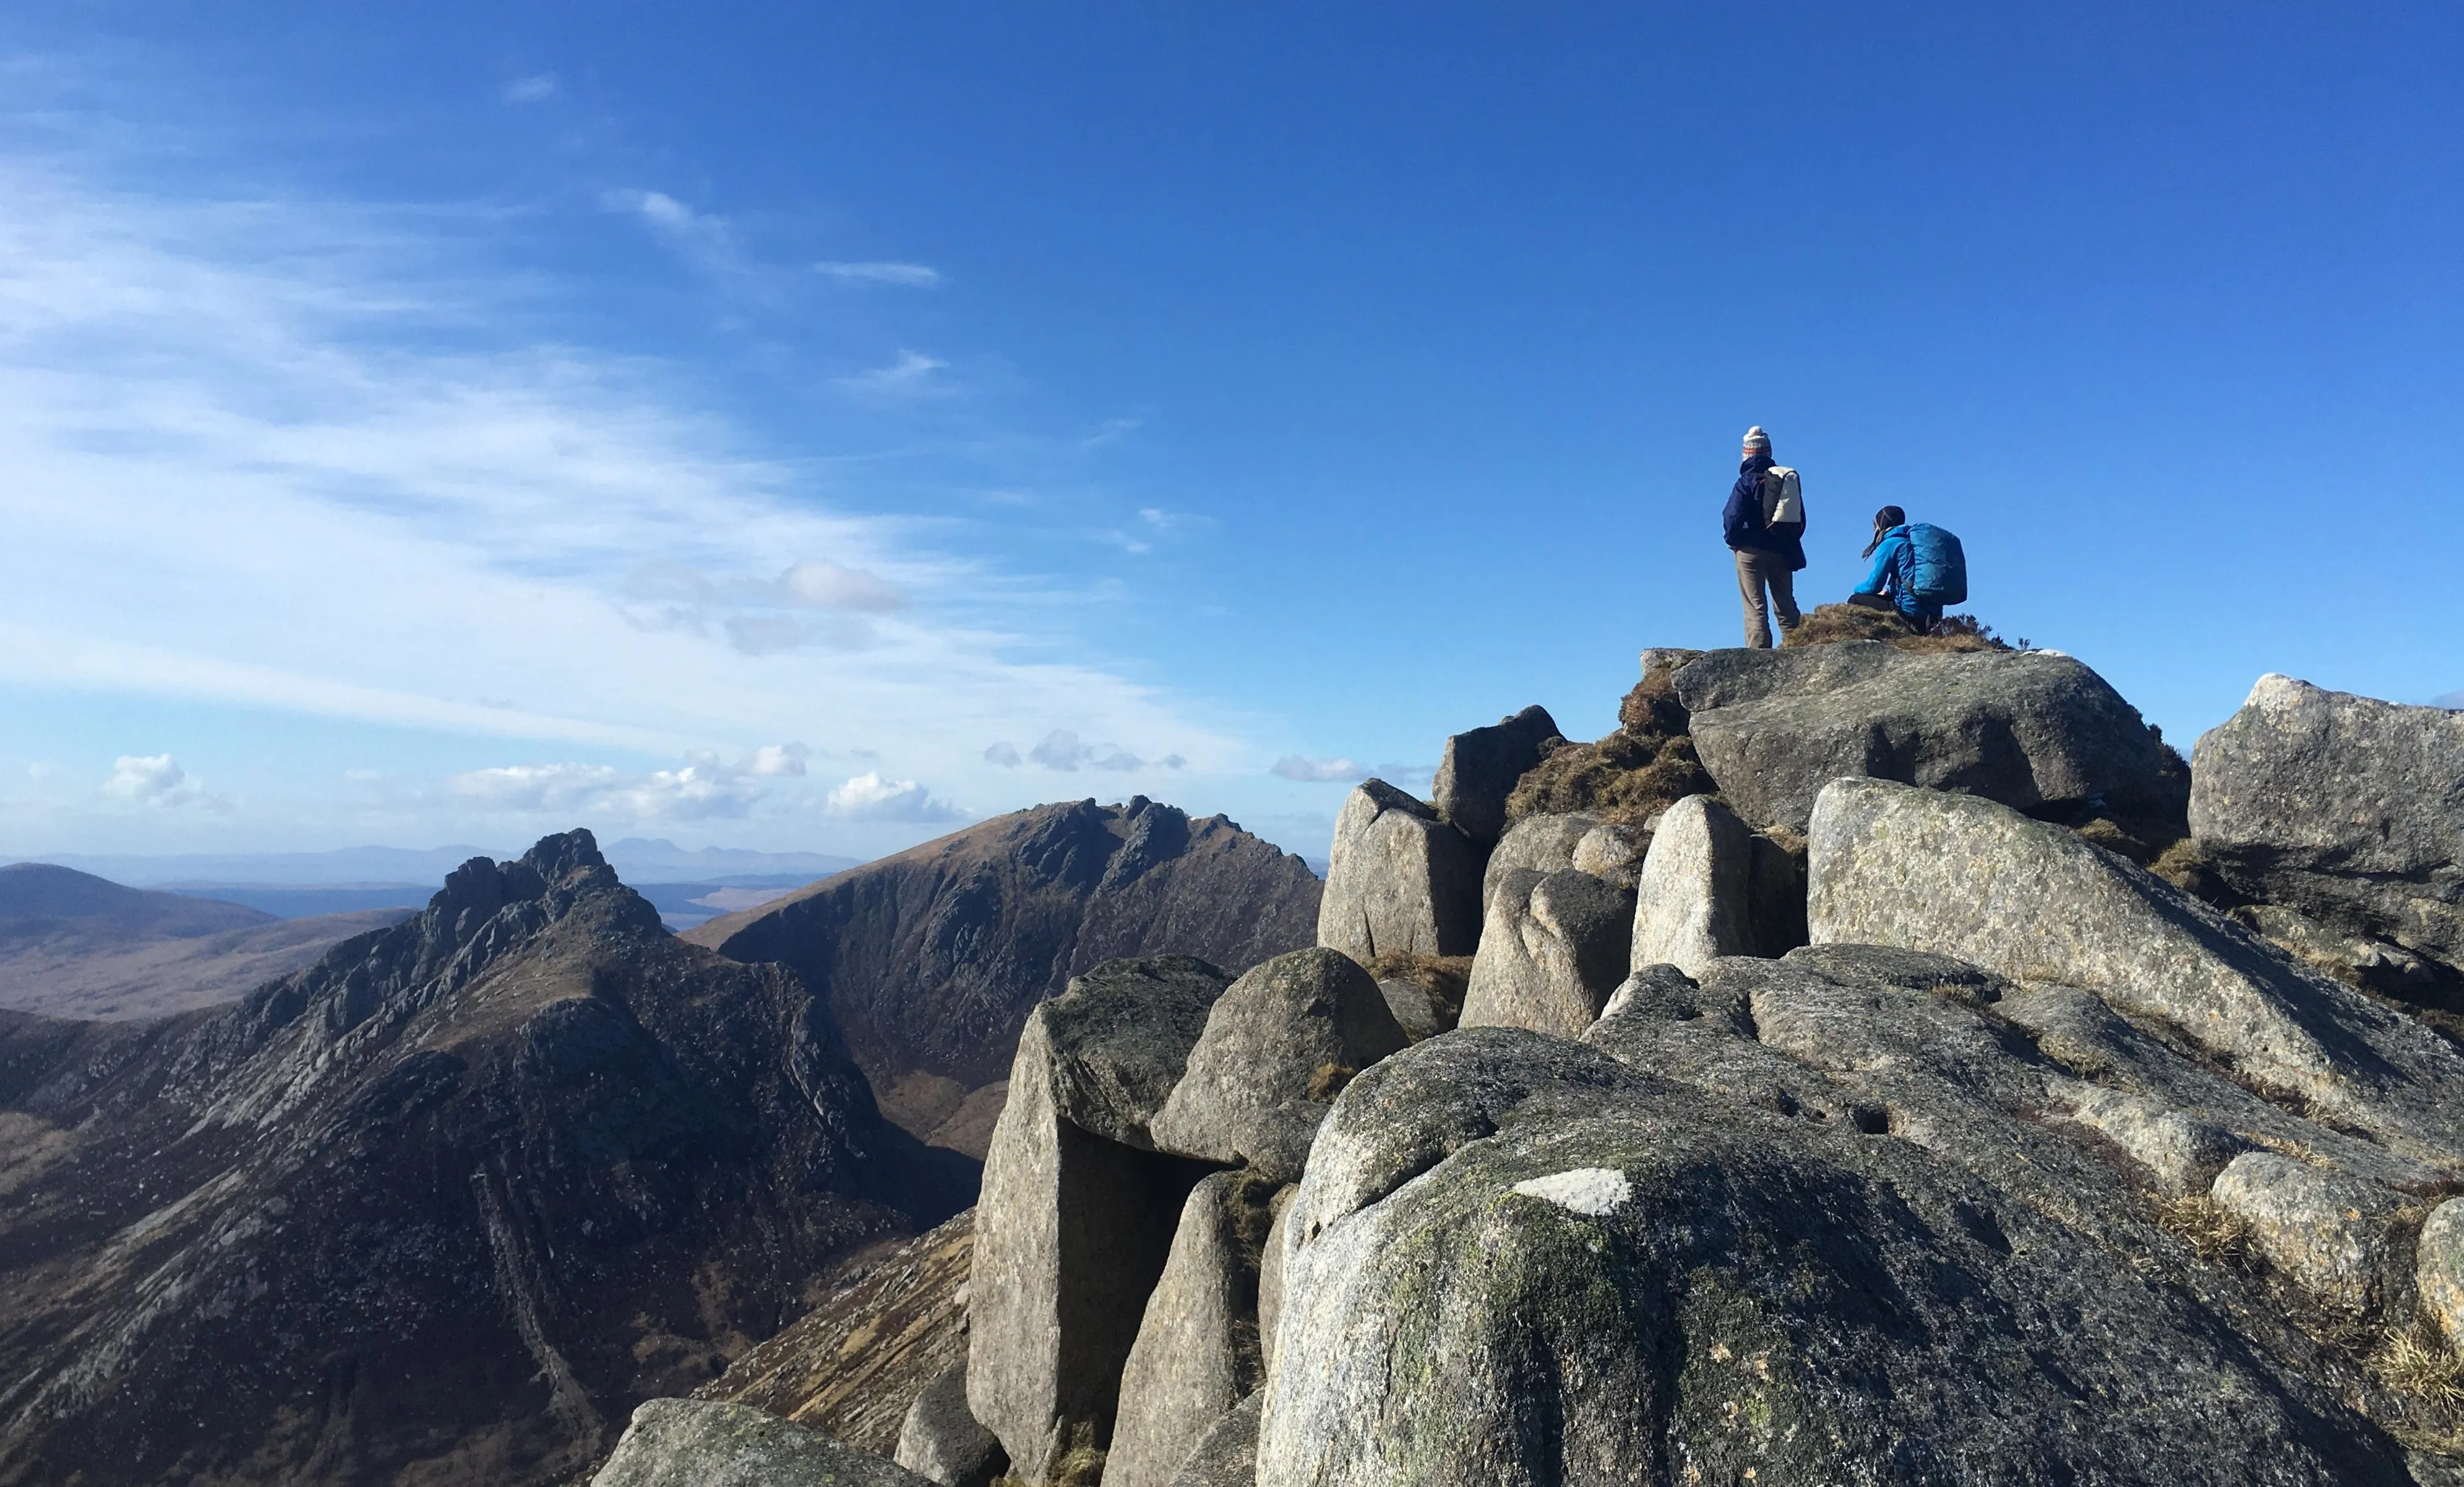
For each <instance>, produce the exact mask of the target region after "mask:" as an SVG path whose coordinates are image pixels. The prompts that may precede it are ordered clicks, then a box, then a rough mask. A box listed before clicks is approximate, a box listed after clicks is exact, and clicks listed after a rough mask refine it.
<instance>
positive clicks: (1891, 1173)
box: [1256, 945, 2438, 1487]
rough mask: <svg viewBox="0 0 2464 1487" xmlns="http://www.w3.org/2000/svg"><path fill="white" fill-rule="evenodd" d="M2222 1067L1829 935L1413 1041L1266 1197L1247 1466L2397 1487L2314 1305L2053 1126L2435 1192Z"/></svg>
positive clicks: (1967, 972)
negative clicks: (2170, 1135)
mask: <svg viewBox="0 0 2464 1487" xmlns="http://www.w3.org/2000/svg"><path fill="white" fill-rule="evenodd" d="M2234 1073H2235V1071H2233V1069H2232V1068H2230V1067H2229V1066H2228V1065H2226V1064H2224V1063H2222V1062H2221V1061H2212V1060H2207V1059H2204V1058H2202V1057H2200V1056H2198V1055H2196V1054H2189V1053H2186V1052H2184V1051H2183V1050H2181V1049H2180V1048H2177V1047H2176V1046H2173V1045H2169V1044H2167V1043H2165V1042H2161V1041H2159V1040H2157V1039H2156V1038H2153V1037H2150V1036H2148V1035H2147V1034H2145V1033H2144V1032H2140V1031H2139V1030H2138V1029H2136V1028H2134V1027H2133V1026H2131V1025H2130V1024H2129V1023H2127V1022H2125V1021H2123V1019H2121V1018H2119V1017H2117V1016H2114V1015H2113V1014H2112V1013H2111V1012H2110V1010H2107V1009H2106V1008H2105V1007H2104V1006H2103V1004H2102V1003H2101V1002H2100V1001H2098V1000H2097V999H2096V998H2095V997H2094V996H2092V995H2090V994H2089V993H2087V992H2084V991H2079V990H2078V989H2076V988H2060V987H2052V986H2045V987H2029V986H2024V985H2021V984H2017V983H2013V982H2012V981H2010V980H2008V979H2006V978H2003V977H1999V976H1995V975H1993V974H1991V973H1990V972H1988V971H1985V970H1983V969H1981V968H1979V967H1977V966H1974V965H1968V964H1966V963H1963V962H1959V961H1954V960H1950V959H1947V958H1945V957H1941V956H1933V955H1925V954H1920V953H1916V952H1911V951H1905V950H1896V949H1890V948H1886V947H1876V946H1857V945H1817V946H1814V947H1811V948H1806V949H1799V950H1796V951H1793V952H1792V953H1791V954H1790V955H1788V956H1787V957H1785V958H1784V959H1781V960H1777V961H1772V960H1763V959H1749V958H1733V959H1724V960H1719V961H1716V962H1714V963H1712V965H1710V966H1709V967H1708V968H1707V969H1706V971H1705V974H1704V976H1703V977H1702V978H1700V979H1699V981H1698V980H1697V979H1695V978H1689V977H1686V976H1684V975H1683V974H1681V973H1680V972H1678V971H1677V970H1675V969H1674V968H1673V967H1670V966H1665V965H1662V966H1659V967H1655V968H1653V969H1652V970H1651V971H1650V972H1648V973H1646V974H1645V975H1641V976H1638V977H1637V978H1635V981H1634V982H1633V983H1631V984H1630V985H1629V987H1628V988H1626V989H1625V990H1624V991H1621V992H1620V994H1619V997H1618V999H1617V1004H1616V1005H1615V1006H1614V1007H1613V1008H1612V1010H1611V1011H1610V1012H1609V1013H1608V1015H1606V1016H1604V1017H1603V1018H1602V1019H1601V1020H1600V1021H1599V1022H1598V1023H1597V1024H1595V1026H1594V1027H1593V1028H1592V1029H1591V1030H1590V1032H1587V1033H1586V1034H1585V1039H1584V1042H1583V1043H1579V1044H1576V1043H1568V1042H1565V1041H1562V1040H1558V1039H1551V1038H1546V1037H1540V1036H1536V1035H1533V1034H1531V1033H1529V1032H1523V1031H1520V1030H1509V1029H1499V1028H1483V1029H1468V1030H1464V1031H1462V1032H1456V1033H1454V1034H1452V1035H1450V1036H1447V1037H1444V1038H1441V1039H1436V1040H1433V1041H1431V1042H1428V1043H1424V1044H1421V1045H1419V1046H1417V1047H1415V1048H1413V1049H1411V1050H1409V1051H1407V1052H1405V1053H1403V1054H1398V1055H1397V1056H1396V1057H1394V1058H1391V1059H1389V1060H1387V1061H1386V1062H1385V1063H1383V1064H1381V1065H1379V1066H1378V1067H1377V1068H1375V1069H1373V1070H1370V1071H1368V1072H1367V1073H1365V1074H1364V1075H1363V1076H1361V1077H1360V1078H1359V1079H1357V1080H1355V1081H1354V1082H1353V1085H1352V1087H1351V1088H1350V1089H1348V1090H1347V1091H1346V1092H1345V1093H1344V1095H1343V1097H1342V1099H1339V1100H1338V1101H1337V1102H1336V1105H1335V1109H1334V1112H1333V1114H1332V1115H1331V1117H1330V1118H1329V1120H1328V1121H1327V1124H1326V1126H1325V1128H1324V1129H1323V1130H1322V1131H1321V1133H1320V1136H1319V1139H1318V1143H1317V1146H1316V1148H1315V1150H1314V1151H1313V1153H1312V1156H1311V1161H1310V1165H1309V1173H1308V1175H1307V1177H1305V1178H1304V1179H1303V1181H1302V1183H1301V1186H1300V1189H1299V1192H1298V1194H1297V1195H1296V1197H1295V1198H1294V1200H1293V1202H1292V1205H1291V1207H1290V1209H1289V1210H1288V1211H1287V1214H1286V1215H1285V1221H1284V1226H1283V1227H1284V1231H1285V1232H1284V1235H1283V1251H1284V1253H1283V1255H1282V1264H1283V1271H1284V1303H1283V1307H1282V1310H1281V1313H1280V1316H1279V1318H1278V1321H1277V1337H1276V1340H1275V1362H1274V1365H1273V1367H1272V1369H1271V1376H1270V1379H1269V1382H1268V1384H1267V1387H1266V1391H1265V1408H1264V1415H1263V1419H1262V1422H1261V1427H1260V1433H1259V1442H1258V1460H1257V1476H1256V1481H1257V1482H1258V1484H1259V1487H1299V1484H1310V1487H1320V1484H1361V1487H1368V1484H1378V1487H1388V1484H1397V1487H1399V1484H1402V1483H1412V1484H1415V1487H1425V1484H1453V1483H1462V1484H1465V1487H1469V1484H1472V1483H1481V1484H1487V1483H1493V1482H1499V1481H1507V1482H1527V1483H1528V1482H1545V1481H1555V1482H1569V1483H1573V1482H1590V1483H1610V1482H1627V1481H1662V1480H1664V1481H1671V1482H1694V1481H1702V1482H1713V1481H1721V1482H1743V1481H1755V1482H1892V1483H1942V1484H1946V1487H1947V1484H1951V1483H1959V1484H1973V1483H1989V1484H1999V1483H2008V1484H2013V1487H2016V1484H2021V1483H2029V1484H2034V1483H2041V1482H2050V1481H2069V1482H2079V1483H2113V1484H2120V1483H2125V1482H2144V1481H2165V1482H2173V1483H2194V1484H2217V1487H2222V1484H2226V1483H2245V1482H2253V1481H2265V1482H2270V1483H2278V1484H2292V1483H2314V1484H2320V1487H2324V1484H2328V1483H2340V1484H2343V1483H2383V1484H2388V1487H2396V1484H2404V1483H2409V1482H2411V1481H2412V1480H2413V1478H2412V1477H2411V1476H2409V1474H2408V1471H2407V1466H2406V1453H2405V1451H2404V1450H2403V1448H2402V1447H2401V1446H2399V1445H2398V1444H2397V1443H2396V1441H2395V1440H2394V1439H2392V1438H2391V1435H2390V1428H2389V1423H2388V1422H2391V1421H2398V1420H2400V1419H2401V1418H2402V1417H2403V1416H2404V1414H2405V1411H2406V1410H2407V1409H2409V1408H2410V1407H2409V1406H2407V1405H2405V1404H2403V1403H2402V1402H2400V1401H2396V1400H2393V1399H2392V1398H2391V1397H2390V1396H2388V1395H2387V1393H2386V1392H2385V1391H2384V1390H2383V1389H2381V1388H2379V1387H2377V1386H2375V1385H2373V1384H2371V1383H2370V1382H2369V1381H2368V1378H2367V1376H2366V1375H2365V1374H2364V1373H2363V1372H2362V1370H2361V1369H2360V1367H2359V1366H2358V1364H2357V1362H2356V1361H2354V1360H2353V1358H2352V1355H2351V1354H2349V1353H2343V1352H2337V1351H2335V1350H2334V1349H2332V1348H2326V1349H2322V1347H2321V1344H2320V1343H2317V1342H2315V1341H2314V1334H2313V1333H2312V1332H2311V1331H2307V1330H2305V1328H2310V1327H2312V1326H2314V1324H2315V1325H2316V1326H2317V1328H2318V1329H2319V1330H2318V1333H2317V1335H2325V1336H2336V1335H2340V1334H2338V1333H2337V1332H2336V1331H2335V1325H2336V1324H2335V1323H2333V1322H2332V1319H2331V1317H2330V1313H2329V1302H2330V1300H2331V1299H2332V1298H2327V1297H2323V1296H2317V1295H2314V1294H2312V1293H2309V1292H2306V1291H2303V1290H2302V1289H2301V1288H2300V1277H2292V1283H2291V1284H2292V1288H2291V1289H2290V1290H2281V1291H2280V1290H2278V1289H2277V1284H2278V1282H2277V1278H2276V1272H2274V1271H2273V1270H2272V1269H2270V1268H2268V1262H2266V1261H2265V1260H2262V1261H2261V1262H2260V1263H2259V1264H2258V1265H2257V1266H2256V1267H2255V1268H2253V1269H2244V1268H2242V1267H2241V1266H2239V1265H2237V1264H2235V1263H2231V1262H2228V1261H2223V1260H2215V1259H2211V1258H2209V1257H2205V1255H2206V1252H2204V1251H2203V1250H2202V1249H2201V1247H2200V1245H2199V1244H2198V1243H2197V1242H2195V1241H2194V1239H2193V1238H2192V1237H2190V1236H2189V1233H2188V1232H2186V1231H2182V1230H2178V1229H2176V1228H2174V1227H2169V1226H2170V1225H2171V1220H2169V1219H2164V1220H2162V1221H2160V1215H2162V1214H2164V1213H2166V1212H2167V1211H2168V1210H2163V1209H2161V1208H2159V1207H2158V1206H2156V1205H2154V1204H2152V1203H2150V1202H2149V1201H2148V1200H2147V1199H2146V1198H2145V1197H2144V1196H2142V1195H2143V1194H2144V1193H2145V1191H2146V1187H2145V1186H2144V1185H2145V1184H2146V1183H2147V1181H2148V1174H2147V1172H2146V1169H2145V1167H2143V1166H2142V1165H2141V1164H2140V1163H2139V1161H2138V1159H2137V1158H2136V1157H2135V1156H2134V1155H2133V1154H2132V1153H2131V1152H2130V1151H2128V1150H2127V1149H2126V1148H2124V1147H2123V1145H2122V1144H2121V1143H2116V1142H2110V1141H2088V1140H2082V1139H2080V1136H2079V1131H2078V1122H2077V1121H2075V1120H2074V1115H2075V1113H2076V1112H2077V1111H2078V1110H2079V1108H2080V1105H2081V1102H2082V1101H2084V1100H2086V1099H2091V1098H2093V1097H2094V1096H2095V1095H2096V1094H2098V1093H2100V1092H2113V1091H2119V1092H2123V1093H2127V1094H2130V1095H2132V1096H2134V1097H2136V1098H2138V1099H2142V1100H2144V1101H2145V1102H2146V1103H2147V1105H2148V1107H2149V1108H2150V1109H2161V1110H2163V1111H2167V1112H2171V1113H2176V1114H2179V1115H2181V1116H2182V1117H2183V1118H2184V1119H2186V1120H2191V1121H2200V1122H2204V1123H2208V1124H2211V1125H2214V1126H2216V1127H2218V1128H2220V1129H2223V1130H2227V1131H2230V1132H2233V1133H2234V1134H2235V1135H2237V1136H2239V1137H2241V1138H2242V1139H2244V1140H2247V1141H2250V1142H2253V1143H2259V1142H2262V1141H2263V1142H2264V1143H2269V1144H2275V1145H2282V1146H2285V1147H2287V1148H2292V1147H2299V1149H2301V1150H2304V1151H2306V1152H2308V1153H2310V1154H2311V1158H2312V1160H2313V1162H2315V1163H2317V1164H2320V1165H2321V1169H2322V1170H2324V1169H2332V1170H2333V1171H2334V1172H2335V1173H2337V1174H2339V1178H2338V1180H2339V1181H2343V1180H2350V1181H2351V1182H2353V1183H2355V1184H2358V1185H2361V1190H2363V1191H2365V1192H2367V1193H2369V1194H2372V1195H2373V1196H2372V1198H2371V1201H2372V1202H2376V1201H2377V1199H2376V1197H2375V1196H2374V1195H2375V1194H2376V1193H2377V1192H2379V1191H2381V1190H2386V1191H2394V1190H2396V1187H2393V1186H2391V1185H2398V1184H2404V1183H2420V1182H2424V1181H2429V1182H2431V1183H2433V1184H2434V1183H2435V1182H2436V1181H2437V1180H2438V1179H2437V1178H2436V1176H2435V1173H2434V1172H2433V1171H2432V1170H2431V1169H2427V1168H2424V1167H2423V1166H2421V1165H2418V1164H2416V1163H2414V1162H2413V1161H2411V1160H2410V1159H2409V1158H2407V1157H2405V1156H2404V1155H2403V1154H2401V1153H2397V1152H2394V1151H2391V1150H2389V1149H2387V1148H2386V1147H2384V1146H2382V1145H2379V1144H2378V1143H2373V1142H2370V1141H2368V1140H2366V1139H2365V1138H2363V1137H2360V1136H2356V1135H2352V1134H2349V1133H2346V1132H2344V1131H2341V1130H2339V1129H2336V1128H2334V1127H2332V1126H2328V1125H2324V1124H2321V1123H2319V1122H2316V1121H2310V1120H2308V1119H2306V1118H2304V1117H2302V1116H2299V1115H2297V1114H2295V1113H2293V1112H2290V1111H2288V1110H2285V1109H2283V1108H2281V1107H2279V1106H2277V1105H2275V1104H2272V1103H2270V1102H2269V1101H2267V1100H2265V1099H2260V1098H2258V1097H2257V1096H2255V1095H2254V1094H2252V1093H2251V1092H2250V1091H2249V1090H2247V1089H2244V1088H2243V1087H2242V1086H2241V1085H2240V1084H2238V1083H2236V1082H2234V1077H2233V1076H2234ZM2324 1222H2325V1221H2324V1220H2323V1218H2322V1219H2321V1223H2322V1224H2323V1223H2324ZM2287 1253H2292V1251H2291V1250H2288V1252H2287ZM2286 1297H2294V1298H2307V1299H2295V1300H2290V1301H2288V1300H2286V1299H2284V1298H2286ZM2314 1303H2315V1306H2314ZM2224 1401H2230V1405H2229V1406H2225V1405H2222V1404H2220V1402H2224ZM2370 1409H2381V1410H2384V1411H2385V1412H2386V1415H2387V1419H2386V1420H2384V1421H2383V1420H2382V1419H2380V1418H2376V1417H2373V1416H2372V1415H2371V1414H2369V1413H2366V1412H2365V1411H2366V1410H2370Z"/></svg>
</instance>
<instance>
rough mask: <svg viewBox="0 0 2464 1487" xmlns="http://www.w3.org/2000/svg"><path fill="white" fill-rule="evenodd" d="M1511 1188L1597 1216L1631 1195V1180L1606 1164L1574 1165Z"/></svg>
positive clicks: (1625, 1200)
mask: <svg viewBox="0 0 2464 1487" xmlns="http://www.w3.org/2000/svg"><path fill="white" fill-rule="evenodd" d="M1514 1190H1515V1191H1516V1192H1519V1193H1521V1194H1522V1195H1523V1196H1525V1197H1527V1198H1544V1199H1546V1200H1548V1201H1549V1202H1551V1203H1553V1204H1555V1205H1557V1207H1559V1208H1561V1209H1566V1210H1571V1211H1573V1212H1576V1213H1581V1214H1584V1215H1586V1216H1587V1217H1591V1218H1599V1217H1601V1216H1603V1215H1605V1214H1609V1213H1614V1212H1616V1211H1617V1210H1618V1209H1620V1208H1622V1207H1624V1205H1625V1203H1626V1202H1627V1200H1629V1199H1631V1198H1632V1197H1633V1196H1634V1184H1632V1183H1630V1182H1628V1181H1627V1180H1626V1175H1625V1174H1624V1173H1623V1172H1619V1171H1615V1170H1613V1169H1611V1168H1609V1167H1604V1166H1578V1167H1575V1168H1574V1169H1573V1170H1572V1171H1568V1172H1551V1173H1550V1174H1549V1175H1548V1176H1546V1177H1534V1178H1531V1179H1529V1181H1526V1182H1520V1183H1516V1184H1515V1185H1514Z"/></svg>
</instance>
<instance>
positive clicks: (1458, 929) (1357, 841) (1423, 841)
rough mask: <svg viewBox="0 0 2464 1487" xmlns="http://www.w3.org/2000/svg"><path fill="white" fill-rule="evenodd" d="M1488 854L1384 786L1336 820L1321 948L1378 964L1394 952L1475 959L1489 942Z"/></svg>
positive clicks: (1370, 789)
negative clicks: (1484, 865)
mask: <svg viewBox="0 0 2464 1487" xmlns="http://www.w3.org/2000/svg"><path fill="white" fill-rule="evenodd" d="M1480 875H1481V854H1480V849H1478V848H1477V847H1475V846H1473V845H1472V841H1471V838H1469V837H1467V836H1465V835H1464V834H1463V832H1460V831H1457V830H1456V829H1455V828H1454V827H1452V826H1449V825H1447V824H1446V823H1445V822H1444V821H1442V820H1441V819H1440V818H1439V816H1438V812H1437V811H1436V810H1432V809H1431V808H1430V807H1428V806H1427V805H1426V804H1424V803H1422V802H1420V801H1419V800H1415V799H1414V798H1413V797H1411V796H1409V795H1406V794H1404V793H1403V792H1402V791H1401V790H1398V789H1397V788H1395V787H1393V786H1391V785H1389V784H1387V783H1386V782H1385V781H1383V780H1368V781H1364V782H1363V783H1362V784H1361V785H1360V786H1359V787H1357V788H1354V789H1353V792H1352V794H1351V796H1350V797H1349V798H1347V799H1346V800H1345V801H1344V803H1343V810H1341V812H1339V813H1338V814H1337V815H1336V816H1335V818H1334V845H1333V847H1332V848H1331V850H1330V853H1329V855H1328V859H1327V874H1326V892H1325V895H1324V897H1323V898H1321V899H1319V902H1318V918H1317V943H1319V944H1321V945H1324V946H1326V947H1327V948H1329V949H1333V950H1340V951H1342V952H1343V953H1344V954H1346V955H1349V956H1351V957H1352V958H1353V960H1356V961H1361V962H1364V963H1366V962H1368V961H1372V960H1375V959H1376V958H1377V957H1378V956H1380V955H1383V954H1386V953H1388V952H1391V951H1403V952H1408V953H1410V954H1413V955H1469V954H1471V953H1472V951H1473V950H1474V949H1476V948H1477V947H1478V945H1479V943H1480Z"/></svg>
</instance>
